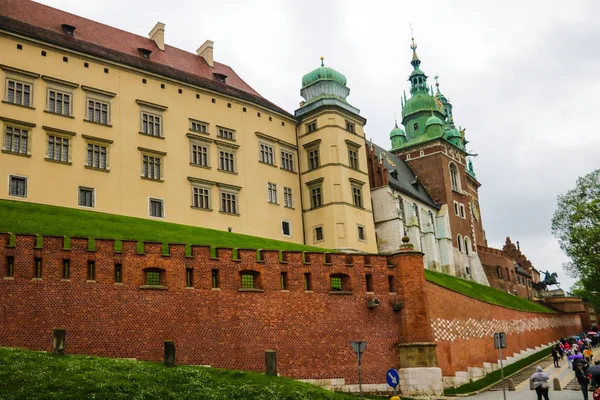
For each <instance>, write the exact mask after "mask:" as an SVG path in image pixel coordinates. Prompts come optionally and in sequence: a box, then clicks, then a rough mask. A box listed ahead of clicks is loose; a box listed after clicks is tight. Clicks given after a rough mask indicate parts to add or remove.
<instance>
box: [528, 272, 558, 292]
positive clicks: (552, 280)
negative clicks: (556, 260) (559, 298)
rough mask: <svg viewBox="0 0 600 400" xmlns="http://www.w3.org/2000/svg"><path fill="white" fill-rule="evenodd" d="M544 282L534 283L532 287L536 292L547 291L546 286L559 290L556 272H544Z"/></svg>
mask: <svg viewBox="0 0 600 400" xmlns="http://www.w3.org/2000/svg"><path fill="white" fill-rule="evenodd" d="M543 274H544V280H543V281H540V282H538V283H534V284H533V285H532V286H533V287H534V288H535V289H537V290H548V286H552V285H556V286H558V288H559V289H560V283H559V282H558V280H557V279H556V277H557V276H558V274H557V273H556V272H553V273H550V272H548V271H546V272H544V273H543Z"/></svg>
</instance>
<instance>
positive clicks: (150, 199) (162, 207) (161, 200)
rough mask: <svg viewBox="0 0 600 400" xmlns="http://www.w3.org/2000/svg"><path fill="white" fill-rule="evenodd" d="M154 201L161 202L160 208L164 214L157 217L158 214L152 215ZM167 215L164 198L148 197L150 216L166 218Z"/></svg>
mask: <svg viewBox="0 0 600 400" xmlns="http://www.w3.org/2000/svg"><path fill="white" fill-rule="evenodd" d="M153 201H156V202H160V204H161V207H160V210H161V211H162V216H160V217H157V216H154V215H152V206H151V204H152V202H153ZM165 215H166V212H165V201H164V200H163V199H161V198H158V197H148V216H149V217H150V218H157V219H165Z"/></svg>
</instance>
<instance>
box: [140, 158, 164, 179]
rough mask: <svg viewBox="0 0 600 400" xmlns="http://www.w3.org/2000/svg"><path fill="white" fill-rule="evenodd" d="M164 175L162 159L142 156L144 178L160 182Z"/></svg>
mask: <svg viewBox="0 0 600 400" xmlns="http://www.w3.org/2000/svg"><path fill="white" fill-rule="evenodd" d="M161 174H162V157H158V156H149V155H143V156H142V176H143V177H144V178H146V179H152V180H160V178H161V176H162V175H161Z"/></svg>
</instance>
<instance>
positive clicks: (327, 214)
mask: <svg viewBox="0 0 600 400" xmlns="http://www.w3.org/2000/svg"><path fill="white" fill-rule="evenodd" d="M349 93H350V89H349V88H348V87H347V86H346V77H345V76H344V75H342V74H341V73H339V72H338V71H335V70H334V69H332V68H329V67H326V66H325V64H324V62H323V58H322V57H321V66H320V67H318V68H317V69H315V70H314V71H311V72H309V73H308V74H306V75H305V76H304V77H303V78H302V89H301V91H300V94H301V95H302V97H303V98H304V100H305V101H304V102H302V103H301V106H300V108H299V109H298V110H296V112H295V116H296V118H297V119H298V126H297V136H298V153H299V165H300V171H299V172H300V184H301V192H302V211H303V218H304V235H305V243H306V244H310V245H315V246H321V247H326V248H330V249H337V250H342V251H367V252H377V243H376V240H375V228H374V224H373V215H372V210H371V195H370V192H369V177H368V172H367V157H366V149H365V136H364V130H363V128H364V125H365V123H366V119H365V118H363V117H361V116H360V111H359V110H358V108H356V107H354V106H352V105H350V104H349V103H348V102H347V101H346V98H347V97H348V95H349Z"/></svg>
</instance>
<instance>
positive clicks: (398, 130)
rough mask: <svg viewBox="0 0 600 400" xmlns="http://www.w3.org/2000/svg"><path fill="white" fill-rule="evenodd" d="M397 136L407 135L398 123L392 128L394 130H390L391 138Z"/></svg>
mask: <svg viewBox="0 0 600 400" xmlns="http://www.w3.org/2000/svg"><path fill="white" fill-rule="evenodd" d="M395 136H406V135H405V134H404V131H403V130H402V128H398V124H396V126H395V127H394V129H392V131H391V132H390V138H393V137H395Z"/></svg>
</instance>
